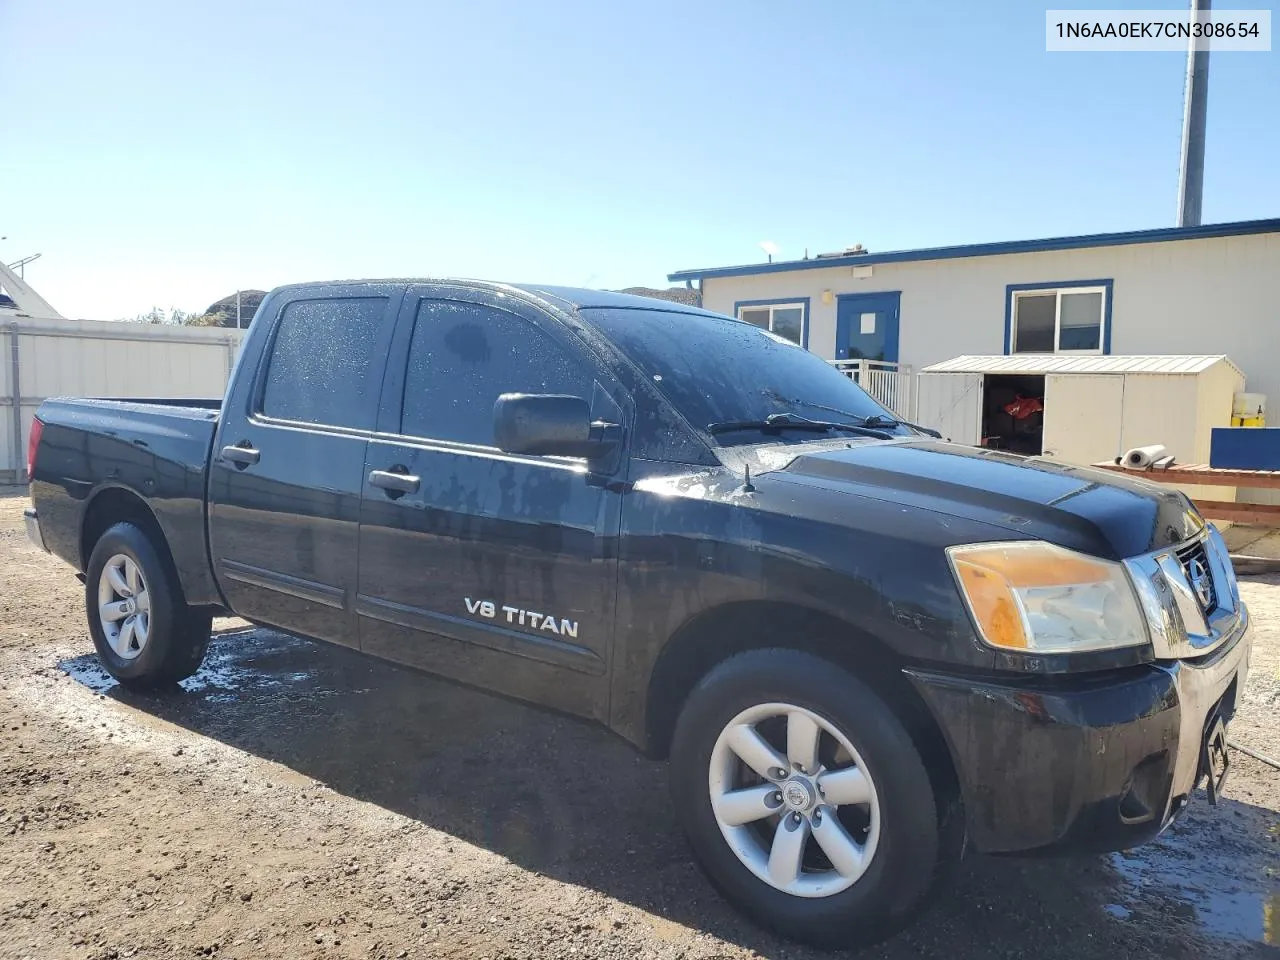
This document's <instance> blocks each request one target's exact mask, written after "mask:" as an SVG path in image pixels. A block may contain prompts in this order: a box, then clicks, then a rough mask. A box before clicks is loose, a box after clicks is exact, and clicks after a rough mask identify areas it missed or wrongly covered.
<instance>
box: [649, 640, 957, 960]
mask: <svg viewBox="0 0 1280 960" xmlns="http://www.w3.org/2000/svg"><path fill="white" fill-rule="evenodd" d="M671 785H672V794H673V798H674V802H675V806H676V810H677V813H678V815H679V817H680V819H681V821H682V824H683V826H684V828H685V832H686V833H687V834H688V836H689V840H690V843H691V845H692V847H693V849H694V853H695V855H696V856H697V858H698V861H699V863H700V864H701V865H702V867H703V869H704V870H705V871H706V872H707V874H708V876H709V877H710V879H711V880H712V882H713V883H715V885H716V886H717V887H718V888H719V889H720V890H721V892H722V893H723V894H724V895H725V896H726V897H727V898H728V899H729V900H731V901H732V902H733V903H734V904H735V905H736V906H738V907H739V908H740V909H742V910H744V911H745V912H746V913H747V915H748V916H750V917H752V918H753V919H755V920H757V921H758V922H760V923H762V924H763V925H765V926H767V927H770V928H772V929H774V930H776V931H778V932H779V933H782V934H784V935H785V936H788V937H791V938H793V939H796V940H800V941H803V942H805V943H809V944H813V945H816V946H822V947H832V946H849V945H854V944H862V943H869V942H872V941H874V940H878V939H881V938H883V937H886V936H888V935H890V934H891V933H893V932H894V931H895V930H897V929H898V928H899V927H901V926H902V924H904V923H905V922H906V921H907V920H908V919H909V918H910V917H911V916H912V914H913V912H914V911H915V910H916V909H917V908H918V906H919V905H920V903H921V901H922V900H923V898H924V896H925V894H926V893H927V891H928V890H929V887H930V884H931V881H932V879H933V876H934V871H935V868H936V866H937V864H938V859H939V839H938V817H937V810H936V806H935V801H934V795H933V790H932V787H931V785H930V781H929V776H928V774H927V772H926V771H925V767H924V764H923V762H922V761H921V759H920V755H919V753H918V752H917V750H916V748H915V745H914V744H913V742H912V740H911V737H910V735H909V734H908V733H907V731H906V730H905V728H904V727H903V726H902V724H901V722H900V721H899V720H898V718H897V717H896V716H895V715H894V713H893V711H892V710H891V709H890V708H889V707H888V706H887V705H886V704H885V703H884V702H883V701H881V700H880V699H879V698H878V697H876V696H875V694H873V693H872V692H871V691H870V690H869V689H868V688H867V687H866V686H865V685H864V684H863V683H861V682H860V681H859V680H858V679H857V678H856V677H854V676H853V675H851V674H849V673H847V672H846V671H844V670H842V669H840V668H838V667H836V666H834V665H833V664H831V663H828V662H826V661H824V660H821V659H819V658H817V657H814V656H812V655H810V654H806V653H800V652H797V651H792V650H757V651H751V652H748V653H743V654H739V655H738V656H735V657H732V658H730V659H729V660H726V661H725V662H724V663H722V664H720V665H719V666H717V667H716V668H715V669H713V670H712V671H711V672H710V673H709V674H708V675H707V676H706V677H705V678H704V679H703V680H702V682H701V683H700V684H699V685H698V686H697V688H695V690H694V691H693V693H692V694H690V697H689V700H688V701H687V702H686V704H685V707H684V710H683V711H682V713H681V715H680V719H679V721H678V723H677V726H676V732H675V740H674V743H673V746H672V753H671Z"/></svg>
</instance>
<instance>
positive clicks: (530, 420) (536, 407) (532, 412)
mask: <svg viewBox="0 0 1280 960" xmlns="http://www.w3.org/2000/svg"><path fill="white" fill-rule="evenodd" d="M493 435H494V438H495V440H496V442H497V444H498V449H499V450H501V451H502V452H503V453H522V454H528V455H530V456H551V457H584V458H586V459H587V460H594V459H596V458H597V457H601V456H603V455H604V454H606V453H608V452H609V451H610V450H612V449H613V448H614V446H616V445H617V442H618V425H617V424H616V423H605V422H603V421H599V420H597V421H592V419H591V406H590V405H589V404H588V403H587V401H586V400H583V399H582V398H581V397H570V396H564V395H561V394H552V393H537V394H534V393H504V394H502V396H500V397H498V402H497V403H495V404H494V405H493Z"/></svg>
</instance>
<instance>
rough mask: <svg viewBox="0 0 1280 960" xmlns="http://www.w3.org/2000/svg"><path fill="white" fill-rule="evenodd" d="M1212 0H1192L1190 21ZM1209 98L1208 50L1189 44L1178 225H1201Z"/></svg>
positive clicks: (1184, 100) (1208, 7) (1195, 20)
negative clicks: (1198, 48)
mask: <svg viewBox="0 0 1280 960" xmlns="http://www.w3.org/2000/svg"><path fill="white" fill-rule="evenodd" d="M1212 5H1213V0H1191V23H1192V25H1194V24H1195V23H1196V22H1197V20H1198V19H1199V18H1198V14H1199V13H1201V12H1202V11H1203V12H1205V13H1207V12H1208V11H1209V9H1210V8H1211V7H1212ZM1208 99H1209V51H1208V50H1197V49H1196V38H1195V37H1192V38H1191V40H1190V46H1189V47H1188V48H1187V89H1186V94H1185V96H1184V98H1183V112H1182V166H1181V169H1180V172H1179V174H1178V226H1180V227H1198V226H1199V225H1200V206H1201V202H1202V201H1203V200H1204V129H1205V119H1206V111H1207V109H1208Z"/></svg>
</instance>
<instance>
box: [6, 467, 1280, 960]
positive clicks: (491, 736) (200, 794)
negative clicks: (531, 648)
mask: <svg viewBox="0 0 1280 960" xmlns="http://www.w3.org/2000/svg"><path fill="white" fill-rule="evenodd" d="M24 504H25V500H24V498H23V496H22V494H21V492H20V491H16V490H13V489H12V488H11V489H10V490H9V491H8V492H7V495H5V493H4V491H0V557H2V558H3V562H4V570H5V576H4V590H3V591H2V599H0V605H3V608H4V609H3V617H0V958H6V960H7V958H21V957H32V958H40V960H45V958H55V957H77V958H93V960H107V958H121V957H146V958H149V957H192V956H194V957H201V956H203V957H219V958H233V957H244V958H249V957H288V958H291V960H295V958H306V957H359V958H382V957H446V958H459V960H481V958H489V960H499V958H503V957H508V958H528V957H567V958H579V957H581V958H594V957H604V958H612V957H617V958H639V957H654V958H671V960H676V958H683V960H710V958H745V957H778V958H797V960H804V958H816V957H818V956H821V955H820V954H815V953H813V952H811V951H808V950H804V949H801V948H797V947H795V946H793V945H789V944H787V943H784V942H781V941H779V940H777V939H774V938H772V937H770V936H768V935H766V934H764V933H761V932H760V931H759V930H757V929H756V928H755V927H753V926H752V925H751V924H750V923H748V922H746V921H745V920H743V919H742V918H740V917H739V916H738V915H736V914H735V913H734V912H733V911H732V910H730V909H729V908H728V907H726V906H725V905H724V904H723V903H722V902H721V901H720V900H719V899H718V898H717V896H716V894H715V893H714V892H713V891H712V890H711V888H710V887H709V886H708V885H707V883H706V882H705V881H704V880H703V879H702V877H701V876H700V874H699V873H698V872H697V870H696V869H695V868H694V867H693V865H692V864H691V862H690V861H689V859H688V856H687V853H686V850H685V846H684V843H683V841H682V840H681V839H680V838H679V837H678V836H677V835H676V833H675V831H674V828H673V824H672V819H671V814H670V810H669V809H668V804H667V798H666V770H665V767H664V766H662V765H661V764H656V763H650V762H648V761H645V760H642V759H640V758H639V757H638V756H636V755H635V753H634V752H632V751H631V750H630V748H629V747H627V746H626V745H624V744H623V743H621V742H620V741H618V740H617V739H615V738H613V737H612V736H611V735H610V734H608V733H606V732H605V731H603V730H600V729H597V728H595V727H592V726H589V725H586V724H583V723H578V722H576V721H573V720H570V719H566V718H563V717H558V716H553V715H549V714H545V713H541V712H538V711H535V710H532V709H529V708H527V707H524V706H521V705H518V704H514V703H510V702H508V701H505V700H500V699H496V698H493V697H489V696H486V695H483V694H480V693H477V692H475V691H471V690H465V689H461V688H458V687H455V686H451V685H448V684H445V683H442V682H440V681H437V680H434V679H431V678H429V677H425V676H422V675H420V674H415V673H413V672H411V671H408V670H402V669H399V668H397V667H393V666H390V665H387V664H383V663H379V662H376V661H372V660H368V659H365V658H362V657H360V656H359V655H358V654H355V653H352V652H350V651H347V650H343V649H338V648H331V647H326V646H322V645H317V644H311V643H307V642H304V641H300V640H296V639H293V638H291V637H288V636H285V635H283V634H279V633H275V632H272V631H268V630H260V629H254V628H250V627H247V626H246V625H245V624H243V623H242V622H239V621H234V620H226V621H218V622H217V623H216V624H215V629H216V630H217V632H218V636H217V637H216V638H215V640H214V642H213V644H212V646H211V648H210V655H209V658H208V659H207V660H206V663H205V666H204V667H203V668H202V670H201V672H200V673H199V674H198V675H197V676H196V677H194V678H192V679H191V680H189V681H187V682H186V684H185V685H184V688H185V689H184V690H183V691H181V692H173V693H169V694H166V695H156V696H138V695H134V694H130V693H127V692H125V691H123V690H122V689H120V688H119V687H118V686H116V685H114V684H113V683H112V682H111V681H110V680H109V678H107V677H106V675H105V674H103V673H102V672H101V671H100V670H99V669H98V667H97V666H96V661H95V659H94V657H93V655H92V645H91V643H90V641H89V639H88V634H87V631H86V628H85V624H84V611H83V605H82V599H81V597H82V595H81V587H80V585H79V583H78V582H77V581H76V580H75V579H74V578H73V577H72V575H71V571H70V570H69V569H68V568H66V567H65V566H63V565H62V564H60V563H59V562H58V561H56V560H54V559H52V558H51V557H49V556H47V555H44V554H42V553H40V552H39V551H37V550H35V549H34V548H33V547H30V546H29V545H28V544H27V543H26V540H25V538H24V536H23V533H22V529H21V514H22V507H23V506H24ZM1242 589H1243V591H1244V593H1245V597H1246V599H1247V601H1248V602H1249V603H1250V605H1251V608H1252V610H1253V612H1254V616H1255V622H1256V624H1257V631H1256V637H1257V640H1256V643H1257V648H1256V653H1255V657H1254V667H1253V671H1252V675H1251V679H1250V682H1249V686H1248V689H1247V691H1246V694H1245V698H1244V705H1243V708H1242V712H1241V714H1240V716H1239V717H1238V718H1237V720H1236V722H1235V723H1234V724H1233V726H1232V730H1231V734H1232V736H1233V738H1234V739H1236V740H1238V741H1239V742H1241V743H1244V744H1246V745H1248V746H1251V747H1253V748H1255V749H1257V750H1260V751H1261V752H1263V753H1267V754H1270V755H1272V756H1280V722H1278V721H1277V708H1278V707H1280V578H1271V579H1254V580H1250V581H1246V582H1245V583H1244V585H1243V588H1242ZM1233 761H1234V768H1233V771H1232V774H1231V779H1230V781H1229V783H1228V788H1227V794H1228V799H1227V800H1226V801H1225V802H1224V803H1223V804H1222V805H1221V806H1219V807H1218V808H1217V809H1213V808H1210V807H1209V806H1208V804H1207V803H1206V802H1205V801H1204V800H1203V798H1198V799H1197V800H1196V801H1195V802H1194V803H1193V804H1192V807H1191V809H1190V810H1189V812H1188V813H1187V815H1186V816H1185V817H1184V818H1183V819H1182V820H1181V821H1179V823H1178V824H1176V825H1175V826H1174V827H1173V828H1172V829H1171V830H1170V831H1169V832H1167V833H1166V835H1165V836H1164V837H1162V838H1161V840H1160V841H1158V842H1157V843H1155V844H1151V845H1148V846H1146V847H1144V848H1141V849H1139V850H1136V851H1132V852H1130V853H1126V854H1117V855H1114V856H1110V857H1087V858H1077V859H1070V860H1034V861H1022V860H1013V859H987V858H980V857H972V858H970V859H968V860H966V861H965V863H964V864H963V865H962V866H961V869H960V870H959V872H958V876H957V877H956V878H955V879H954V881H953V882H952V883H951V884H950V885H949V887H948V888H947V889H945V890H944V891H943V892H942V893H941V895H940V896H939V897H938V898H937V901H936V903H935V905H934V907H933V909H932V910H931V912H929V913H928V914H927V915H926V916H925V917H923V918H922V919H921V920H920V921H919V922H917V923H916V924H915V925H914V926H912V927H911V928H910V929H908V930H907V931H906V932H905V933H903V934H901V935H900V936H898V937H897V938H896V939H894V940H892V941H890V942H888V943H886V944H882V945H880V946H879V947H876V948H874V949H872V950H869V951H866V952H865V953H864V954H863V956H866V957H878V958H907V957H920V956H929V957H932V956H938V957H942V956H946V957H948V958H954V957H1021V956H1024V955H1031V954H1034V955H1035V956H1036V957H1037V958H1038V960H1053V958H1066V957H1072V958H1093V957H1096V958H1104V957H1105V958H1114V957H1121V956H1123V957H1125V958H1126V960H1138V958H1147V957H1151V958H1155V957H1160V958H1180V957H1187V958H1191V957H1196V958H1202V957H1277V956H1280V950H1277V949H1276V948H1275V947H1274V946H1268V945H1267V944H1268V943H1272V944H1274V943H1277V942H1280V880H1278V879H1277V877H1276V872H1277V871H1280V772H1278V771H1275V770H1272V769H1270V768H1268V767H1266V766H1264V765H1263V764H1261V763H1259V762H1257V761H1254V760H1251V759H1250V758H1248V757H1246V756H1244V755H1242V754H1239V753H1236V754H1235V756H1234V758H1233Z"/></svg>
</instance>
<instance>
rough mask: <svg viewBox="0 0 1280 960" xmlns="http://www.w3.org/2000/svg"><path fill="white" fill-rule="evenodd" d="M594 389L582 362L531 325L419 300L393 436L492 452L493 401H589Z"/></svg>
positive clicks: (478, 308)
mask: <svg viewBox="0 0 1280 960" xmlns="http://www.w3.org/2000/svg"><path fill="white" fill-rule="evenodd" d="M594 384H595V377H594V375H593V373H592V370H591V367H590V365H589V363H588V362H587V361H586V360H585V359H584V358H583V357H582V356H581V355H579V354H577V353H575V352H574V351H573V350H571V349H569V348H568V347H567V346H565V345H563V344H562V343H560V341H558V340H556V339H555V338H554V337H552V336H551V335H550V334H548V333H546V332H545V331H544V330H542V328H541V327H539V326H538V324H536V323H534V322H533V321H531V320H527V319H525V318H524V317H520V316H517V315H516V314H514V313H508V312H506V311H505V310H499V309H496V308H494V307H488V306H484V305H482V304H477V303H465V302H462V301H458V300H423V301H422V303H421V305H420V306H419V307H418V316H417V318H416V321H415V323H414V328H413V340H412V342H411V343H410V346H409V362H408V368H407V370H406V371H405V383H404V413H403V415H402V420H401V431H400V432H401V433H402V434H405V435H406V436H413V437H423V438H430V439H434V440H453V441H456V442H459V443H470V444H476V445H478V446H485V447H491V446H493V445H494V436H493V407H494V404H495V403H496V402H497V400H498V397H499V396H500V395H502V394H504V393H561V394H570V395H572V396H576V397H582V398H583V399H584V400H587V401H588V402H590V400H591V398H592V389H593V387H594Z"/></svg>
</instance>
